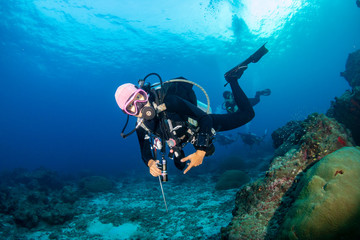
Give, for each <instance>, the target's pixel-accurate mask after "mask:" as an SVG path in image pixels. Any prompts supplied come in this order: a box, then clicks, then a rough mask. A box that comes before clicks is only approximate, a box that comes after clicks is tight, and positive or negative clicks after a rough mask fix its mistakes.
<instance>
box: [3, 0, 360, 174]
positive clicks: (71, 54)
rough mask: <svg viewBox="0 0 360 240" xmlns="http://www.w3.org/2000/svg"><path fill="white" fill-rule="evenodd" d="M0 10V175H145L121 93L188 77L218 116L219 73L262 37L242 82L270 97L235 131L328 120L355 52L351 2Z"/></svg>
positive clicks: (187, 2) (259, 0)
mask: <svg viewBox="0 0 360 240" xmlns="http://www.w3.org/2000/svg"><path fill="white" fill-rule="evenodd" d="M0 14H1V21H0V81H1V85H0V111H1V113H0V114H1V115H0V170H3V169H12V168H15V167H25V168H37V167H39V166H45V167H48V168H52V169H56V170H59V171H77V170H82V169H90V170H94V171H104V172H107V171H108V172H117V171H132V170H136V171H139V172H140V173H142V172H147V169H146V168H145V167H144V166H143V163H142V161H141V159H140V153H139V147H138V144H137V138H136V136H135V135H134V136H131V137H129V138H128V139H126V140H123V139H121V137H120V132H121V129H122V127H123V124H124V122H125V120H126V117H125V115H124V114H123V113H122V112H121V111H120V109H119V108H118V107H117V105H116V102H115V100H114V92H115V90H116V88H117V86H119V85H120V84H123V83H126V82H132V83H136V82H137V80H138V79H139V78H142V77H144V76H145V75H146V74H147V73H149V72H157V73H159V74H160V75H161V76H162V77H163V79H169V78H173V77H177V76H184V77H186V78H188V79H190V80H192V81H195V82H197V83H199V84H200V85H202V86H203V87H205V89H206V91H207V92H208V94H209V95H210V98H211V107H212V109H216V108H217V107H218V106H220V105H221V103H222V92H223V91H224V90H229V87H227V88H224V87H223V85H224V83H225V80H224V78H223V74H224V73H225V72H226V71H227V70H229V69H230V68H231V67H233V66H234V65H235V64H238V63H239V62H241V61H243V60H244V59H245V58H247V57H248V56H249V55H250V54H251V53H252V52H253V51H255V50H256V49H257V48H258V47H260V46H261V45H262V44H264V43H265V42H267V48H268V49H269V50H270V52H269V53H268V54H267V55H266V56H265V57H264V58H263V59H261V61H260V62H259V63H257V64H252V65H250V67H249V69H248V70H247V71H246V72H245V74H244V76H243V78H242V79H241V86H242V87H243V88H244V90H245V92H246V93H247V94H248V95H249V96H250V97H251V96H253V95H254V94H255V92H256V91H257V90H262V89H264V88H271V90H272V95H271V96H269V97H263V98H262V101H261V102H260V103H259V104H258V105H257V106H256V107H255V111H256V117H255V118H254V120H253V121H252V122H251V123H250V124H248V125H247V126H245V127H242V128H241V129H239V130H237V131H242V132H247V131H251V132H254V133H256V134H259V135H260V134H263V132H264V131H265V129H268V131H269V133H271V132H272V131H274V130H276V129H277V128H279V127H281V126H283V125H284V124H285V123H286V122H288V121H290V120H302V119H304V118H306V116H307V115H308V114H310V113H312V112H320V113H325V112H326V111H327V109H328V108H329V106H330V101H331V100H332V99H333V98H334V97H335V96H340V95H341V94H342V93H343V92H344V91H345V90H346V89H349V86H348V84H347V82H346V81H345V80H344V79H343V78H342V77H340V72H341V71H344V70H345V62H346V59H347V56H348V54H349V53H350V52H353V51H355V50H357V49H359V48H360V31H359V29H360V9H359V8H358V7H356V4H355V0H346V1H345V0H332V1H326V0H312V1H310V0H272V1H264V0H243V1H225V0H210V1H206V0H184V1H181V2H176V3H175V2H174V1H164V0H154V1H151V3H149V2H148V1H140V0H139V1H129V0H123V1H115V0H102V1H95V0H87V1H85V0H78V1H69V0H56V1H55V0H6V1H1V3H0ZM154 80H155V79H154ZM198 93H199V98H200V99H202V100H204V99H205V98H204V97H203V96H202V95H201V92H198ZM132 121H134V120H132ZM226 151H227V150H226V149H225V148H222V147H218V149H217V153H216V154H217V155H216V156H221V155H222V154H224V153H225V152H226Z"/></svg>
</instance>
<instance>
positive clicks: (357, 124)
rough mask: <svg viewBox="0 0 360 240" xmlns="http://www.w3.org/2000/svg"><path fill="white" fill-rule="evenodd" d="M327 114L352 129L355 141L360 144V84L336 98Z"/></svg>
mask: <svg viewBox="0 0 360 240" xmlns="http://www.w3.org/2000/svg"><path fill="white" fill-rule="evenodd" d="M326 115H328V116H329V117H333V118H335V119H336V120H337V121H338V122H340V123H342V124H344V125H345V126H346V127H347V128H348V129H349V130H350V131H351V133H352V135H353V138H354V140H355V143H356V144H357V145H360V86H359V87H354V88H353V89H352V91H346V92H345V93H344V94H343V95H342V96H341V97H339V98H335V101H333V102H331V107H330V109H329V110H328V112H327V113H326Z"/></svg>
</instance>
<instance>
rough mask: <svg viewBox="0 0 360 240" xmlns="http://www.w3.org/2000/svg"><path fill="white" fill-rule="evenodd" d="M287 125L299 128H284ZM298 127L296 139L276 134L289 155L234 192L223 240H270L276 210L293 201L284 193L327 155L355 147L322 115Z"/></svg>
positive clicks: (279, 216) (339, 127) (274, 230)
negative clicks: (229, 220)
mask: <svg viewBox="0 0 360 240" xmlns="http://www.w3.org/2000/svg"><path fill="white" fill-rule="evenodd" d="M289 125H295V126H299V124H287V125H286V126H285V127H286V128H288V126H289ZM300 125H301V127H299V129H303V130H302V131H299V134H298V135H296V136H295V137H294V135H293V134H290V133H288V132H287V131H286V130H280V131H279V132H282V131H283V132H284V134H278V135H279V136H283V137H282V138H283V140H282V144H281V145H283V144H288V143H287V141H288V140H289V141H290V144H289V145H291V147H290V148H289V147H286V148H287V149H289V150H288V152H287V153H286V154H284V155H280V156H277V157H275V158H274V159H273V161H272V163H271V165H270V169H269V170H268V171H267V172H266V175H265V177H263V178H260V179H258V180H257V181H255V182H252V183H250V184H247V185H245V186H244V187H243V188H242V189H241V190H240V191H239V192H237V194H236V201H235V209H234V210H233V219H232V221H231V223H230V224H229V225H228V226H227V227H226V228H222V229H221V232H222V238H223V239H265V238H269V239H273V238H272V237H273V236H274V234H276V233H277V232H278V228H279V222H278V220H279V219H283V216H282V214H281V213H282V212H281V211H277V209H281V208H282V206H283V205H287V204H289V203H290V202H291V201H292V199H291V198H290V197H288V195H287V192H291V190H290V188H291V189H293V188H295V186H296V185H297V183H298V181H299V178H301V176H302V175H303V172H304V171H306V170H307V169H308V168H310V167H311V166H312V165H313V164H314V163H315V162H317V161H319V160H320V159H322V158H323V157H325V156H326V155H328V154H330V153H332V152H334V151H336V150H338V149H340V148H342V147H344V146H353V145H354V141H353V139H352V138H351V135H350V133H349V130H347V129H346V128H344V126H343V125H341V124H339V123H338V122H337V121H335V119H331V118H328V117H326V116H325V115H323V114H312V115H310V116H309V117H308V118H307V119H306V120H305V121H303V122H301V123H300ZM296 128H298V127H296ZM288 129H293V128H291V127H289V128H288ZM291 131H292V130H291ZM278 135H276V136H278ZM285 139H286V140H285ZM294 139H295V140H294ZM281 145H280V146H279V147H278V148H280V147H281ZM270 236H271V237H270Z"/></svg>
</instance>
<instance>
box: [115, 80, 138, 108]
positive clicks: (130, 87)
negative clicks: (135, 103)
mask: <svg viewBox="0 0 360 240" xmlns="http://www.w3.org/2000/svg"><path fill="white" fill-rule="evenodd" d="M136 90H138V89H137V88H136V87H135V85H134V84H131V83H125V84H123V85H121V86H120V87H118V89H117V90H116V92H115V100H116V103H117V105H119V107H120V108H121V110H124V109H125V107H126V106H125V103H126V102H127V100H128V99H129V98H130V97H131V95H132V94H133V93H134V92H136Z"/></svg>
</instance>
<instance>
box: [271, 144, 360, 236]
mask: <svg viewBox="0 0 360 240" xmlns="http://www.w3.org/2000/svg"><path fill="white" fill-rule="evenodd" d="M289 196H290V197H291V198H293V199H295V201H294V203H293V204H291V207H290V208H283V209H282V211H283V212H284V213H285V214H284V222H283V223H282V224H281V226H280V228H279V233H278V234H277V238H278V239H319V240H320V239H327V240H331V239H334V240H335V239H359V237H360V148H358V149H357V148H354V147H344V148H341V149H339V150H337V151H335V152H333V153H331V154H329V155H327V156H326V157H324V158H323V159H321V161H319V162H317V163H316V164H315V165H314V166H313V167H311V168H310V169H309V170H308V171H307V172H306V173H305V174H304V176H303V177H302V178H301V180H300V181H299V183H298V184H297V187H296V189H295V190H294V191H293V192H292V193H291V195H289ZM314 223H316V224H314ZM271 239H273V238H271Z"/></svg>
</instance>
